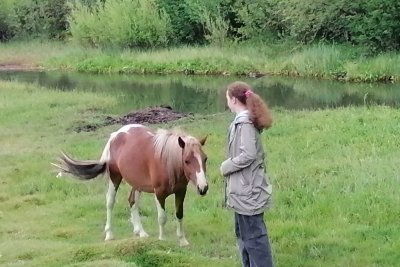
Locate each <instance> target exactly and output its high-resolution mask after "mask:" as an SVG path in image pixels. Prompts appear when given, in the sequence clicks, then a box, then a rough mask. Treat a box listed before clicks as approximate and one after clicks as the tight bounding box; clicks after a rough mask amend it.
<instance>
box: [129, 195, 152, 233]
mask: <svg viewBox="0 0 400 267" xmlns="http://www.w3.org/2000/svg"><path fill="white" fill-rule="evenodd" d="M140 195H141V192H140V191H137V190H135V189H134V188H132V190H131V193H130V195H129V199H128V200H129V204H130V206H131V222H132V225H133V233H134V234H135V235H138V236H140V237H148V236H149V235H148V234H147V233H146V232H145V231H144V230H143V226H142V223H141V222H140V215H139V203H140Z"/></svg>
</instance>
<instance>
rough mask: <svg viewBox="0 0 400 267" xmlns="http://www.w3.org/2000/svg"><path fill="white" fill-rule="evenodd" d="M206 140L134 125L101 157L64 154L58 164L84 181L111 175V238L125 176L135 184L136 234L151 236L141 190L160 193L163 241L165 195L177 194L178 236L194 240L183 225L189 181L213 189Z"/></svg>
mask: <svg viewBox="0 0 400 267" xmlns="http://www.w3.org/2000/svg"><path fill="white" fill-rule="evenodd" d="M205 141H206V138H203V139H202V140H200V141H199V140H197V139H196V138H194V137H192V136H188V135H186V134H185V133H183V132H176V131H175V132H174V131H167V130H163V129H159V130H158V131H156V132H153V131H152V130H151V129H149V128H147V127H145V126H143V125H140V124H130V125H125V126H123V127H122V128H120V129H119V130H118V131H116V132H113V133H112V134H111V136H110V138H109V139H108V142H107V144H106V146H105V148H104V150H103V154H102V156H101V158H100V160H99V161H87V160H84V161H80V160H75V159H72V158H70V157H69V156H67V155H66V154H63V155H62V156H61V164H60V165H56V164H53V165H55V166H56V167H58V168H59V169H61V172H65V173H70V174H72V175H74V176H76V177H78V178H79V179H81V180H89V179H93V178H95V177H97V176H98V175H100V174H103V173H106V174H107V175H108V176H109V179H108V191H107V221H106V226H105V240H110V239H113V238H114V236H113V233H112V229H111V213H112V209H113V206H114V202H115V195H116V193H117V190H118V187H119V185H120V183H121V181H122V179H124V180H125V181H126V182H127V183H128V184H129V185H131V186H132V190H131V193H130V196H129V203H130V206H131V222H132V224H133V232H134V234H135V235H138V236H140V237H147V236H148V235H147V233H146V232H145V231H144V230H143V226H142V224H141V222H140V217H139V201H140V195H141V192H147V193H154V194H155V200H156V206H157V211H158V224H159V239H160V240H163V239H164V238H165V237H164V225H165V223H166V213H165V199H166V198H167V197H168V196H169V195H171V194H175V210H176V218H177V219H178V225H177V236H178V238H179V243H180V245H181V246H185V245H188V244H189V243H188V242H187V240H186V238H185V234H184V231H183V226H182V219H183V201H184V199H185V195H186V189H187V185H188V183H189V181H190V182H192V183H193V184H194V185H195V186H196V188H197V192H198V193H199V194H200V195H205V194H206V193H207V190H208V184H207V180H206V160H207V156H206V154H205V153H204V152H203V150H202V146H203V145H204V143H205ZM60 174H61V173H60ZM60 174H59V175H60Z"/></svg>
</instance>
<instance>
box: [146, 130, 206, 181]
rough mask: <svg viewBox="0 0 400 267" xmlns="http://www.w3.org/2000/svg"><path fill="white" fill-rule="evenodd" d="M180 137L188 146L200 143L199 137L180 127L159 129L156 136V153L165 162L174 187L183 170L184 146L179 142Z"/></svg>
mask: <svg viewBox="0 0 400 267" xmlns="http://www.w3.org/2000/svg"><path fill="white" fill-rule="evenodd" d="M179 137H181V138H182V139H183V140H184V141H185V143H186V146H190V145H193V144H198V141H197V139H195V138H194V137H192V136H189V135H187V134H186V133H185V132H183V131H181V130H179V129H174V130H165V129H158V130H157V132H156V135H155V136H154V148H155V155H156V157H158V158H159V159H160V160H161V161H162V162H164V163H165V166H166V168H167V174H168V179H169V182H170V186H171V187H172V188H173V187H174V186H175V184H176V180H177V179H178V178H180V177H179V175H181V173H182V171H183V163H182V148H181V147H180V146H179V143H178V138H179Z"/></svg>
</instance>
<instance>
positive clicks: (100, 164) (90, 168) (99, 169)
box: [52, 134, 115, 180]
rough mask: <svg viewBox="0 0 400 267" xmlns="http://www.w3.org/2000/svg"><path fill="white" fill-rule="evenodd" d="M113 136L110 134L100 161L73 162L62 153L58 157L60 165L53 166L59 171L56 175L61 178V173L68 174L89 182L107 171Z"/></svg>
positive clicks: (73, 160)
mask: <svg viewBox="0 0 400 267" xmlns="http://www.w3.org/2000/svg"><path fill="white" fill-rule="evenodd" d="M114 137H115V135H113V134H111V137H110V139H109V140H108V142H107V144H106V146H105V148H104V150H103V153H102V155H101V158H100V160H98V161H96V160H75V159H73V158H71V157H70V156H68V155H67V154H65V153H64V152H62V154H61V156H60V161H61V164H54V163H52V165H53V166H55V167H57V168H58V169H59V170H60V173H59V174H58V175H57V177H58V176H61V175H62V173H63V172H64V173H70V174H72V175H73V176H75V177H77V178H78V179H80V180H90V179H93V178H96V177H97V176H99V175H100V174H103V173H105V172H107V171H108V161H109V160H110V144H111V141H112V139H113V138H114Z"/></svg>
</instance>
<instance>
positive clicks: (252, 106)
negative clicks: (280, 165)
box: [220, 81, 273, 267]
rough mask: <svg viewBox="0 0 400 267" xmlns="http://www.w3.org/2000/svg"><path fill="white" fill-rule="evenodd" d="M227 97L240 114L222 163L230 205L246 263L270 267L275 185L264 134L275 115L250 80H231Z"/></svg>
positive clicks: (228, 204)
mask: <svg viewBox="0 0 400 267" xmlns="http://www.w3.org/2000/svg"><path fill="white" fill-rule="evenodd" d="M226 101H227V105H228V107H229V109H230V110H231V111H232V112H233V113H235V114H236V117H235V119H234V120H233V122H232V123H231V125H230V127H229V131H228V158H227V159H226V160H225V161H224V162H222V164H221V167H220V171H221V174H222V175H223V176H224V177H225V178H224V179H226V183H225V184H226V188H225V192H226V196H225V197H226V205H227V206H228V207H229V208H231V209H232V210H233V211H234V216H235V234H236V238H237V244H238V247H239V252H240V255H241V258H242V265H243V266H244V267H248V266H249V267H270V266H273V260H272V252H271V246H270V242H269V238H268V232H267V228H266V225H265V222H264V212H265V211H266V210H267V208H268V207H269V206H270V202H271V194H272V185H271V183H270V181H269V178H268V175H267V174H266V165H265V153H264V150H263V145H262V141H261V137H260V134H261V132H262V131H263V130H264V129H268V128H270V127H271V125H272V117H271V114H270V111H269V109H268V107H267V105H266V103H265V102H264V101H263V100H262V98H261V97H260V96H259V95H257V94H256V93H254V92H253V90H252V88H251V87H250V86H249V85H248V84H247V83H244V82H241V81H237V82H234V83H231V84H229V85H228V87H227V91H226Z"/></svg>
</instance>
